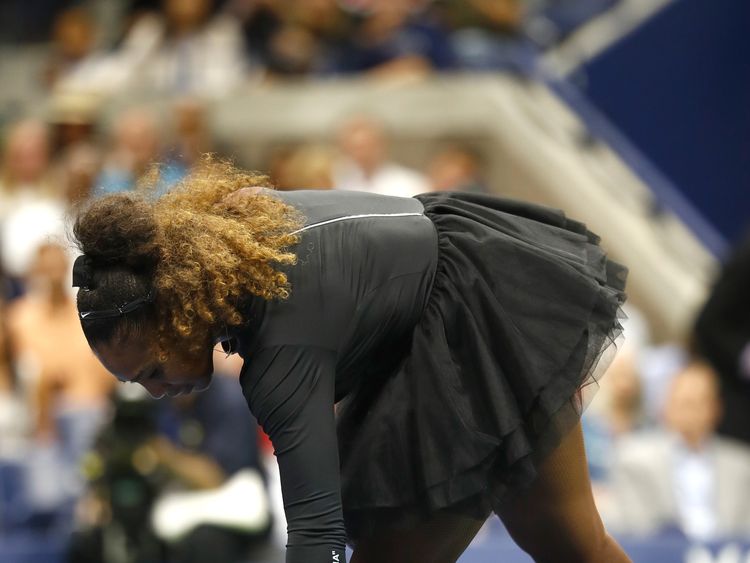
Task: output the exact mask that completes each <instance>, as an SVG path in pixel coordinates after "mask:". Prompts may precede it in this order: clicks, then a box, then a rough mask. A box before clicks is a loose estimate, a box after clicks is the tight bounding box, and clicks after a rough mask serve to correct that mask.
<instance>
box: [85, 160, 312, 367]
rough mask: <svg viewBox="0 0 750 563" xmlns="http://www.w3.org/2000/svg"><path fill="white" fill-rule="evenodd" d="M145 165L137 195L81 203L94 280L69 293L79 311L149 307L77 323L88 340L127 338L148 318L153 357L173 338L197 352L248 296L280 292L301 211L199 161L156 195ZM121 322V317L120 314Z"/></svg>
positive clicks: (258, 179)
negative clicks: (155, 343)
mask: <svg viewBox="0 0 750 563" xmlns="http://www.w3.org/2000/svg"><path fill="white" fill-rule="evenodd" d="M158 185H159V178H158V169H156V168H155V169H154V170H153V171H152V173H151V174H149V175H147V176H146V177H145V179H144V180H142V182H141V183H140V185H139V189H138V191H137V192H133V193H127V194H116V195H110V196H107V197H104V198H101V199H98V200H95V201H93V202H92V203H90V204H89V205H88V206H87V207H86V208H85V209H83V210H81V211H80V212H79V213H78V214H77V217H76V220H75V223H74V227H73V234H74V237H75V240H76V242H77V245H78V247H79V248H80V250H81V251H82V252H83V253H84V255H86V256H88V257H89V258H90V260H91V262H92V263H93V264H94V265H95V267H94V272H93V283H92V284H91V285H92V287H90V288H83V289H82V290H80V291H79V293H78V308H79V310H80V311H84V310H101V309H107V308H112V307H113V306H114V307H117V306H118V305H121V304H123V303H126V302H128V301H132V300H134V299H138V298H143V297H144V296H145V295H147V294H148V292H149V291H153V292H154V293H155V299H154V306H153V307H154V309H155V312H156V315H155V318H154V315H153V312H154V311H153V310H150V311H147V310H146V309H148V308H144V310H139V311H135V312H134V313H131V314H128V315H124V316H123V317H118V318H115V319H94V320H91V321H90V322H88V323H87V322H86V321H85V320H84V322H83V325H84V332H85V333H86V335H87V337H88V339H89V343H90V344H91V345H92V346H93V345H94V344H95V343H96V342H101V341H109V340H110V339H112V338H116V337H120V338H122V337H128V336H132V335H133V334H137V333H139V332H142V331H143V330H144V327H145V326H146V325H147V324H149V322H150V323H151V324H152V325H153V322H154V320H155V322H156V328H157V331H158V337H159V342H160V346H159V354H160V357H162V359H165V358H166V357H167V355H168V354H167V346H166V345H167V343H169V344H170V345H172V346H173V345H174V344H175V339H177V340H179V341H182V346H186V347H187V348H188V350H189V351H191V352H199V349H200V348H202V347H204V346H205V342H206V340H207V339H210V337H211V332H212V330H214V329H215V327H216V326H217V325H219V324H221V323H224V324H226V325H230V326H236V325H241V324H242V323H244V322H245V321H246V318H245V315H246V312H245V311H243V301H244V300H245V299H246V298H247V297H248V296H249V295H255V296H258V297H261V298H263V299H269V300H270V299H284V298H286V297H287V296H288V295H289V291H290V288H289V284H288V281H287V276H286V274H285V273H284V272H283V271H281V270H280V267H282V266H284V265H291V264H294V263H295V259H296V257H295V255H294V254H293V253H292V252H290V250H289V249H290V247H291V246H292V245H294V244H295V243H296V242H297V241H298V237H297V235H296V234H294V232H295V230H296V229H298V228H299V227H300V226H301V225H302V217H301V215H300V214H299V213H298V212H297V211H296V210H295V209H294V208H293V207H291V206H289V205H287V204H285V203H284V202H282V201H281V200H280V199H278V198H276V197H274V195H273V192H269V191H267V190H259V191H254V192H253V193H251V194H246V193H243V195H242V197H237V196H236V195H234V196H232V194H235V192H238V190H241V189H243V188H248V187H254V186H255V187H266V186H269V185H270V184H269V179H268V177H267V176H264V175H262V174H259V173H255V172H246V171H243V170H240V169H239V168H237V167H235V166H234V165H233V164H232V163H230V162H228V161H223V160H217V159H214V158H213V157H211V156H206V157H204V158H203V159H202V161H201V162H200V163H199V165H198V166H197V167H196V168H195V169H194V170H193V171H191V173H190V174H189V175H188V176H187V177H186V178H184V179H183V180H182V181H181V182H180V183H179V184H177V185H176V186H175V187H174V188H173V189H172V190H170V191H169V192H168V193H166V194H164V195H161V196H158V197H157V196H155V195H154V194H155V193H156V190H157V187H158ZM128 317H129V318H128Z"/></svg>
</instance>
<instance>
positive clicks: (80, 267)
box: [73, 255, 155, 321]
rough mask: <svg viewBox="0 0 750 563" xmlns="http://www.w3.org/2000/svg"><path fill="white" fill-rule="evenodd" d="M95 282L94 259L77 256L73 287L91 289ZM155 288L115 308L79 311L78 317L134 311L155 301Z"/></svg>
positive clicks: (108, 316) (95, 317)
mask: <svg viewBox="0 0 750 563" xmlns="http://www.w3.org/2000/svg"><path fill="white" fill-rule="evenodd" d="M93 283H94V267H93V260H92V259H91V258H89V257H88V256H86V255H81V256H79V257H78V258H76V261H75V262H74V263H73V287H79V288H81V289H82V290H85V291H90V290H92V289H94V288H93V287H92V285H93ZM154 297H155V295H154V290H153V289H151V290H149V292H148V293H147V294H146V295H145V296H144V297H139V298H138V299H134V300H133V301H131V302H129V303H124V304H122V305H120V306H118V307H115V308H114V309H102V310H99V311H79V313H78V317H79V318H80V319H81V320H82V321H83V320H94V319H108V318H112V317H120V316H122V315H126V314H128V313H132V312H133V311H135V310H136V309H138V308H140V307H142V306H143V305H146V304H148V303H153V302H154Z"/></svg>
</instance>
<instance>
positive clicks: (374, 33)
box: [0, 0, 750, 563]
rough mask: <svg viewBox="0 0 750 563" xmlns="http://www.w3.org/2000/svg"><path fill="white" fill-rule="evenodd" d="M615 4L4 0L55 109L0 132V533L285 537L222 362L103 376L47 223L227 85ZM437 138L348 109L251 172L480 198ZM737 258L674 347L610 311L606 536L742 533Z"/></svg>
mask: <svg viewBox="0 0 750 563" xmlns="http://www.w3.org/2000/svg"><path fill="white" fill-rule="evenodd" d="M614 3H615V1H614V0H608V1H604V0H596V1H593V0H592V1H581V2H579V1H576V0H557V1H553V0H535V1H528V2H523V1H521V0H434V1H429V0H387V1H377V2H376V1H368V0H338V1H336V0H309V1H307V0H306V1H304V2H303V1H299V2H294V1H292V0H227V1H225V2H216V3H214V2H211V1H210V0H163V1H161V2H159V1H156V0H154V1H146V0H138V1H132V2H119V3H112V2H110V3H105V2H83V3H70V2H68V3H66V2H51V4H54V5H55V6H56V8H58V9H57V10H52V14H53V15H54V17H51V18H50V21H49V22H47V27H46V28H43V27H42V28H40V29H36V28H34V24H38V25H40V26H41V23H39V22H38V21H37V20H36V19H34V18H33V17H31V16H30V15H28V14H26V13H25V12H24V10H25V4H24V3H21V2H10V3H7V4H6V3H3V6H2V7H0V40H2V41H5V42H14V43H16V44H18V43H19V42H20V40H21V39H22V38H33V39H35V40H38V41H42V40H45V41H47V46H48V50H47V51H46V52H47V55H46V56H47V59H46V61H47V62H46V64H45V67H44V68H45V70H44V73H43V75H42V76H40V77H38V79H39V81H40V88H45V89H46V91H47V92H48V96H49V100H50V108H51V110H50V112H49V113H48V115H47V116H46V118H45V119H43V120H40V119H38V118H34V117H27V116H17V117H14V118H13V119H9V120H8V122H7V123H6V127H5V128H4V130H3V132H2V137H0V141H1V143H0V147H1V149H0V268H1V269H0V284H1V289H2V291H0V311H1V312H2V313H1V314H0V544H2V541H3V537H7V536H8V535H10V534H13V533H18V532H19V531H23V530H36V531H39V532H40V533H59V534H61V535H64V536H65V537H68V536H69V535H70V533H71V532H72V531H73V530H75V533H74V534H73V536H72V537H73V540H72V541H71V542H66V545H65V550H66V552H67V553H68V558H69V560H70V561H74V562H76V561H80V562H86V561H108V562H112V563H117V562H119V561H123V562H125V561H136V560H139V559H138V558H137V557H143V558H145V559H147V558H148V557H151V558H152V560H153V559H154V558H158V557H162V558H168V560H169V561H177V562H188V561H208V560H212V561H214V562H215V563H221V562H222V561H227V562H231V561H237V560H240V559H241V558H242V557H243V556H247V557H248V559H247V560H248V561H251V559H249V557H250V556H249V555H248V554H250V553H252V552H253V551H254V550H258V549H260V550H263V549H265V547H266V546H268V545H271V546H273V545H283V541H284V536H285V530H284V525H283V511H282V510H281V508H280V499H278V487H277V485H276V484H275V483H274V480H275V479H276V478H277V476H276V475H275V473H274V470H273V458H272V455H271V450H270V447H269V445H268V444H267V442H266V441H265V438H264V437H263V436H262V435H259V434H258V433H257V429H256V426H257V425H256V424H255V422H254V421H253V420H252V418H251V417H250V415H249V413H248V412H247V409H246V407H245V405H244V399H243V398H242V395H241V393H239V392H238V387H237V384H236V382H234V381H233V379H235V378H236V377H237V374H238V372H239V368H240V366H238V365H237V362H236V360H235V358H230V357H225V355H224V354H223V353H222V352H221V351H217V354H216V362H215V365H216V366H217V368H216V369H217V377H216V378H215V382H214V384H213V385H212V386H211V388H210V390H209V391H207V392H206V393H203V394H200V395H197V396H195V397H187V398H174V399H164V400H162V401H158V402H157V401H152V400H150V399H148V398H146V397H143V396H142V395H140V394H139V393H138V392H137V391H136V390H135V389H133V388H131V387H130V386H122V385H117V386H116V385H115V381H114V378H112V377H111V376H110V375H109V374H107V373H106V372H104V370H103V368H102V367H101V366H100V365H99V363H98V362H97V360H96V358H94V356H93V355H92V354H91V352H90V350H89V348H88V346H87V344H86V342H85V340H84V338H83V335H82V333H81V331H80V328H79V326H78V319H77V313H76V307H75V302H74V294H73V290H72V288H71V287H70V285H71V284H70V281H71V280H70V263H71V249H70V248H69V245H68V243H67V240H66V237H65V225H66V217H67V216H68V214H69V213H70V212H71V211H73V210H74V209H75V207H76V206H77V205H79V204H81V203H82V202H86V201H88V200H90V199H91V198H96V197H100V196H101V195H104V194H108V193H115V192H120V191H126V190H134V189H137V188H138V182H139V179H140V178H141V177H142V176H143V175H144V174H158V177H159V180H160V183H159V185H160V189H162V190H168V189H169V188H170V187H171V186H173V185H174V184H175V183H177V182H179V181H180V180H181V179H182V178H183V177H185V175H186V174H188V173H189V171H190V169H191V167H192V166H194V164H195V163H196V162H197V161H198V160H199V159H200V158H201V155H202V154H204V153H208V152H211V153H215V154H218V155H220V156H231V154H232V147H227V146H221V143H218V142H217V141H216V135H215V131H213V130H212V127H211V122H210V119H209V117H208V115H207V107H208V106H207V103H208V102H207V100H208V99H211V98H215V97H217V96H218V97H221V96H224V95H226V94H228V93H229V92H230V91H231V89H232V88H234V87H235V86H237V85H238V84H240V83H241V82H244V81H247V80H258V81H268V80H280V79H289V78H294V77H297V78H300V77H317V78H320V77H327V76H333V75H338V74H346V73H357V74H358V75H360V76H366V75H371V76H372V77H375V78H380V77H385V76H390V77H393V76H398V77H406V76H408V77H414V76H423V75H424V74H426V73H431V72H434V71H446V70H461V69H468V70H490V69H494V70H497V69H506V70H507V69H509V68H510V69H518V68H519V64H520V62H522V61H524V60H525V59H524V57H525V56H526V55H524V54H523V53H527V54H530V53H534V52H537V51H538V50H539V49H543V48H545V47H547V46H549V45H551V44H553V43H554V42H556V41H559V40H561V39H562V38H564V37H565V35H566V34H567V33H569V32H570V30H572V29H574V28H575V27H576V26H577V25H578V24H580V23H581V22H582V21H585V19H586V18H588V17H589V16H590V15H591V14H594V13H597V12H598V11H600V10H602V9H604V8H606V7H608V6H611V5H613V4H614ZM32 4H33V3H31V4H29V6H31V5H32ZM33 5H34V6H36V4H33ZM113 5H117V6H118V7H117V9H113V8H112V6H113ZM105 8H106V9H105ZM113 13H114V16H116V17H114V16H113ZM107 14H109V15H107ZM11 15H12V16H13V17H14V18H15V19H13V20H12V21H14V22H16V23H17V26H15V27H14V26H11V25H9V24H8V22H9V21H11V20H9V19H8V17H6V16H11ZM105 15H107V17H105ZM101 20H106V21H108V22H109V24H108V27H107V26H104V27H102V26H103V24H102V22H101ZM113 22H114V23H113ZM43 29H51V35H44V33H45V32H44V31H43ZM46 33H50V32H49V31H47V32H46ZM21 34H22V36H21ZM519 54H520V56H519ZM139 88H146V89H149V90H153V91H157V92H161V93H162V94H166V95H167V96H171V99H172V102H171V103H170V105H169V106H168V110H167V112H166V113H164V114H161V115H157V114H155V113H154V112H153V109H151V108H150V107H146V106H143V107H141V106H138V105H131V106H129V107H128V108H126V109H124V110H122V111H119V112H117V113H116V115H114V116H109V119H108V120H105V119H104V116H103V115H102V113H101V108H102V107H103V106H102V103H103V100H105V99H106V98H107V96H109V95H111V94H113V93H115V92H120V91H122V90H123V89H125V90H128V89H135V90H137V89H139ZM436 146H437V148H436V149H435V150H434V152H433V153H432V154H430V155H429V157H428V158H427V159H426V160H425V161H424V162H423V164H422V165H421V166H420V167H418V168H411V167H408V166H406V165H404V164H403V163H402V162H400V161H399V159H398V155H395V154H393V151H391V150H390V136H389V131H388V128H387V126H386V124H384V123H383V122H382V121H380V120H379V119H377V118H376V117H374V116H373V115H368V114H366V113H359V114H356V115H349V116H347V117H345V118H342V119H341V121H340V123H339V124H338V127H337V128H336V130H335V132H332V135H331V137H330V140H329V141H328V142H321V141H315V142H304V143H291V144H284V145H278V146H269V147H267V151H266V157H265V161H264V163H263V165H262V166H261V168H262V169H263V171H265V172H266V173H267V174H268V175H269V176H270V182H271V183H272V184H273V185H274V186H276V187H277V188H278V189H282V190H287V189H354V190H366V191H371V192H376V193H382V194H389V195H401V196H411V195H414V194H417V193H420V192H424V191H430V190H461V191H475V192H498V191H499V190H498V188H497V187H493V186H488V185H487V183H486V179H485V178H486V177H487V175H486V173H485V172H486V168H487V160H486V155H484V154H483V153H482V150H481V146H476V145H470V144H466V143H464V142H457V141H455V140H452V139H445V140H444V142H442V143H437V145H436ZM154 163H159V164H158V165H156V167H155V164H154ZM748 271H750V252H748V251H747V249H745V250H743V249H740V250H738V252H737V253H736V256H735V257H734V258H733V259H732V261H730V263H729V265H728V266H727V268H726V270H725V272H724V273H723V274H722V276H721V277H720V278H719V282H718V283H717V285H716V288H715V290H714V291H713V293H712V297H711V298H710V299H709V301H708V303H707V304H706V307H705V308H704V311H703V312H702V314H701V316H700V318H699V319H698V321H697V323H696V326H695V327H685V333H686V334H688V335H689V337H688V338H686V339H685V341H683V342H667V343H665V342H653V341H652V339H651V337H650V331H649V326H648V319H647V318H645V317H644V316H643V315H642V314H640V313H639V312H638V310H637V309H635V308H632V307H631V308H630V309H629V311H628V316H629V318H628V319H627V320H626V321H625V333H626V340H625V344H624V345H623V347H622V348H621V349H620V350H619V352H618V354H617V356H616V358H615V361H614V363H613V364H612V367H611V368H610V370H609V372H608V373H607V374H606V376H605V377H604V378H603V379H602V382H601V389H600V390H599V392H598V394H597V396H596V398H595V399H594V401H593V402H592V403H591V405H590V406H589V408H588V410H587V412H586V415H585V417H584V431H585V435H586V442H587V449H588V455H589V464H590V472H591V475H592V480H593V482H594V487H595V493H596V499H597V502H598V504H599V506H600V508H601V511H602V514H603V516H604V517H605V520H606V523H607V525H608V526H609V527H610V529H611V530H612V531H613V532H615V533H621V534H635V535H642V536H648V535H654V534H664V533H674V534H679V535H682V536H685V537H688V538H691V539H698V540H711V539H719V538H723V537H750V502H747V499H746V498H745V497H744V496H743V494H742V493H741V492H742V491H746V490H748V489H747V487H746V484H750V445H748V444H750V421H748V420H747V418H748V417H749V416H750V414H745V413H750V404H749V403H748V401H750V383H748V382H747V381H748V375H747V374H748V373H750V367H748V366H750V359H749V358H750V353H748V352H747V350H748V346H746V344H747V342H748V341H750V329H748V327H747V322H746V319H747V318H750V317H749V316H748V315H747V314H746V311H747V307H746V306H745V307H744V309H743V308H742V307H743V305H746V300H745V302H742V301H740V300H738V299H739V296H741V295H743V291H742V288H745V287H747V283H746V282H747V281H750V273H748ZM133 387H135V386H133ZM238 499H241V500H238ZM206 549H208V550H209V551H208V552H207V551H206ZM240 554H242V555H240ZM145 559H144V560H145Z"/></svg>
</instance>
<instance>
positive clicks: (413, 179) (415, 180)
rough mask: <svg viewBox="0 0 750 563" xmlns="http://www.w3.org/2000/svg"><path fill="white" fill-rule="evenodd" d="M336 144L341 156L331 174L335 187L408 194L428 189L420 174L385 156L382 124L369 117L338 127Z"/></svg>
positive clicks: (384, 138) (352, 120)
mask: <svg viewBox="0 0 750 563" xmlns="http://www.w3.org/2000/svg"><path fill="white" fill-rule="evenodd" d="M338 146H339V151H340V153H341V157H340V159H339V160H338V162H337V163H336V166H335V169H334V174H333V181H334V186H335V187H336V188H338V189H343V190H361V191H369V192H373V193H379V194H384V195H396V196H407V197H408V196H413V195H416V194H418V193H422V192H426V191H428V190H429V184H428V182H427V180H426V179H425V178H424V177H423V176H422V175H421V174H420V173H418V172H416V171H414V170H411V169H409V168H406V167H404V166H401V165H400V164H396V163H395V162H392V161H390V160H389V159H388V146H387V140H386V135H385V131H384V130H383V126H382V125H381V124H380V123H379V122H377V121H376V120H375V119H373V118H371V117H367V116H357V117H353V118H351V119H349V120H347V121H346V122H345V123H344V124H343V125H342V126H341V128H340V129H339V134H338Z"/></svg>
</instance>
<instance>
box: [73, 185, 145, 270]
mask: <svg viewBox="0 0 750 563" xmlns="http://www.w3.org/2000/svg"><path fill="white" fill-rule="evenodd" d="M156 233H157V225H156V220H155V218H154V212H153V206H152V204H151V203H150V202H148V201H146V200H145V199H144V198H143V197H142V196H140V195H138V194H115V195H111V196H107V197H104V198H101V199H98V200H94V201H93V202H92V203H90V204H89V205H88V206H87V207H86V208H85V209H84V210H83V211H82V212H80V213H79V215H78V217H77V218H76V220H75V223H74V225H73V234H74V235H75V238H76V240H77V241H78V247H79V248H80V250H81V252H83V253H84V254H85V255H86V256H88V257H89V258H90V259H91V260H93V261H94V262H96V263H99V264H102V265H115V264H118V265H122V266H128V267H130V268H133V269H144V268H153V267H154V266H155V265H156V263H157V261H158V259H159V254H158V247H157V244H156Z"/></svg>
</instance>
